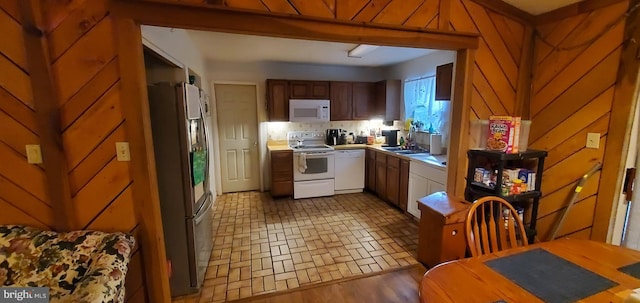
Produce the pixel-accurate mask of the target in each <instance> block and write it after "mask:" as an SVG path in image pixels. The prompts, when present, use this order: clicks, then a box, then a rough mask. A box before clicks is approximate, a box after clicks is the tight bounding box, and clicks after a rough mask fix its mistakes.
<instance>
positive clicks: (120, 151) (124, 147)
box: [116, 142, 131, 161]
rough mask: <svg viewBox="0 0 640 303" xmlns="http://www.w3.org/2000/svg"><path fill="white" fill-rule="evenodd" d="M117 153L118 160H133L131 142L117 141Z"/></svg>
mask: <svg viewBox="0 0 640 303" xmlns="http://www.w3.org/2000/svg"><path fill="white" fill-rule="evenodd" d="M116 155H117V156H116V157H117V159H118V161H131V154H129V142H116Z"/></svg>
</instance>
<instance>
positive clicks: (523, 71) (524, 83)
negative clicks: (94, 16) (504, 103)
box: [514, 26, 535, 119]
mask: <svg viewBox="0 0 640 303" xmlns="http://www.w3.org/2000/svg"><path fill="white" fill-rule="evenodd" d="M524 31H525V33H524V43H523V44H522V52H521V54H520V66H518V82H517V84H516V104H515V110H514V115H516V116H520V117H522V118H523V119H529V115H530V110H531V83H532V78H533V62H534V58H535V52H534V48H535V47H534V46H535V45H534V43H535V42H534V41H535V31H534V29H533V27H531V26H525V29H524Z"/></svg>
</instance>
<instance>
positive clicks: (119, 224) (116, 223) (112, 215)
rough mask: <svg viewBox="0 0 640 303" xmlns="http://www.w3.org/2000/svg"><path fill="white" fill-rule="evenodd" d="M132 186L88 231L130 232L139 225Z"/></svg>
mask: <svg viewBox="0 0 640 303" xmlns="http://www.w3.org/2000/svg"><path fill="white" fill-rule="evenodd" d="M134 204H135V203H134V199H133V192H132V190H131V184H129V185H128V186H127V188H126V189H125V190H124V191H123V192H122V193H121V194H120V195H119V196H118V197H117V198H116V199H115V200H114V201H113V202H112V203H110V204H109V206H107V207H106V208H105V209H104V210H103V211H102V212H101V213H100V215H99V216H97V217H96V218H95V219H94V220H93V221H92V222H91V224H89V225H88V226H87V229H94V230H102V231H108V232H113V231H121V232H129V231H130V230H132V229H133V228H134V227H135V226H136V224H137V223H138V222H137V220H136V217H135V208H134Z"/></svg>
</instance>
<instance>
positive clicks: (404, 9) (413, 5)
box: [372, 0, 428, 25]
mask: <svg viewBox="0 0 640 303" xmlns="http://www.w3.org/2000/svg"><path fill="white" fill-rule="evenodd" d="M427 1H428V0H427ZM423 2H425V0H392V1H391V2H390V3H389V4H388V5H387V6H386V7H385V8H383V9H382V11H380V13H379V14H378V15H377V16H376V17H375V18H373V20H372V22H373V23H380V24H394V25H398V24H404V23H405V21H407V20H408V19H409V17H411V15H412V14H413V13H414V12H415V11H416V10H417V9H418V7H420V5H421V4H422V3H423Z"/></svg>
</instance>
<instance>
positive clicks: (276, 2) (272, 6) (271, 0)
mask: <svg viewBox="0 0 640 303" xmlns="http://www.w3.org/2000/svg"><path fill="white" fill-rule="evenodd" d="M348 2H351V1H348ZM262 3H263V4H264V5H265V6H266V7H267V9H269V11H270V12H275V13H283V14H298V11H296V9H295V8H294V7H293V6H292V5H291V3H289V1H287V0H262Z"/></svg>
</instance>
